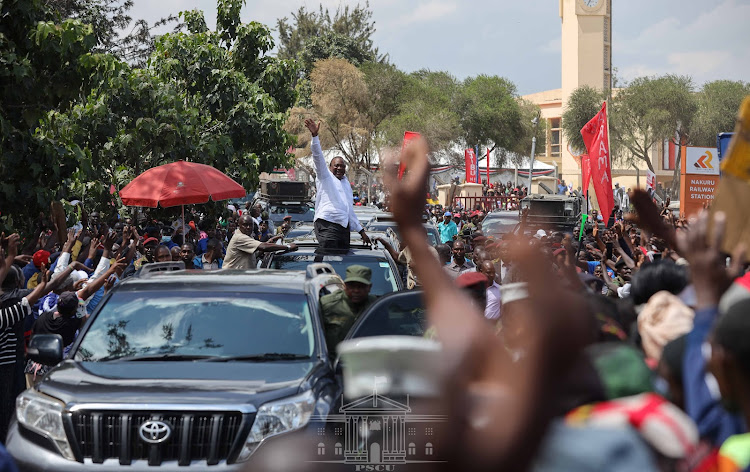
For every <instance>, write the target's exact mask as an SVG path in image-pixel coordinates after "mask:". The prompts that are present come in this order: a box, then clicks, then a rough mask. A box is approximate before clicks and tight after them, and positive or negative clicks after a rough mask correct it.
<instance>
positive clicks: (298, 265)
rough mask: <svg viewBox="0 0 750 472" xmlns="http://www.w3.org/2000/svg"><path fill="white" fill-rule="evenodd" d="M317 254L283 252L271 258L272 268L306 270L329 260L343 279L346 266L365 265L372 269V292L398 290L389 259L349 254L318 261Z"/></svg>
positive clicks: (381, 292) (382, 293)
mask: <svg viewBox="0 0 750 472" xmlns="http://www.w3.org/2000/svg"><path fill="white" fill-rule="evenodd" d="M316 257H319V256H316V255H315V254H295V253H290V254H282V255H276V256H273V259H272V260H271V268H272V269H285V270H305V269H306V268H307V266H308V265H310V264H312V263H313V262H327V263H328V264H331V266H332V267H333V270H335V271H336V273H337V274H338V275H339V276H340V277H341V278H342V279H343V278H345V277H346V268H347V267H349V266H350V265H355V264H356V265H363V266H366V267H369V268H370V270H372V288H371V289H370V293H371V294H372V295H375V296H378V297H379V296H381V295H385V294H386V293H391V292H395V291H397V290H398V285H396V279H395V278H394V274H393V272H392V271H391V265H390V264H389V263H388V259H386V258H385V257H382V256H380V257H378V256H361V255H351V254H347V255H345V256H323V260H322V261H320V260H318V261H316V260H315V259H316Z"/></svg>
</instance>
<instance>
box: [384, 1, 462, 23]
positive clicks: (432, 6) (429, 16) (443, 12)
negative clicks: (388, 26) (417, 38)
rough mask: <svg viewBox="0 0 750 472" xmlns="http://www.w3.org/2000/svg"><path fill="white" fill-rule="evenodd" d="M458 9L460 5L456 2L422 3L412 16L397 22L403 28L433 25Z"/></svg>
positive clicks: (409, 15) (403, 17)
mask: <svg viewBox="0 0 750 472" xmlns="http://www.w3.org/2000/svg"><path fill="white" fill-rule="evenodd" d="M456 9H458V5H457V4H456V3H454V2H444V1H440V0H434V1H431V2H428V3H420V4H419V5H417V7H416V8H415V9H414V10H413V11H412V12H411V13H410V14H407V15H404V16H402V17H401V18H399V19H398V20H396V23H398V24H400V25H402V26H403V25H409V24H416V23H431V22H433V21H435V20H439V19H441V18H444V17H446V16H448V15H450V14H451V13H453V12H454V11H456Z"/></svg>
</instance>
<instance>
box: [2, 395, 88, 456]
mask: <svg viewBox="0 0 750 472" xmlns="http://www.w3.org/2000/svg"><path fill="white" fill-rule="evenodd" d="M63 408H65V405H64V404H63V403H62V402H61V401H59V400H55V399H54V398H51V397H48V396H46V395H42V394H41V393H39V392H37V391H34V390H26V391H25V392H23V393H22V394H20V395H19V396H18V398H16V418H18V422H19V423H21V424H22V425H23V426H24V427H25V428H27V429H29V430H31V431H34V432H35V433H39V434H41V435H42V436H44V437H46V438H48V439H50V440H51V441H52V442H53V443H54V444H55V446H57V449H58V451H60V454H62V456H63V457H65V458H66V459H69V460H72V461H74V460H75V459H76V458H75V456H74V455H73V450H72V449H71V448H70V443H69V442H68V436H67V435H66V434H65V427H64V426H63V419H62V412H63Z"/></svg>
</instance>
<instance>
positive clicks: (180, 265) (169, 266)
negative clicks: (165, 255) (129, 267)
mask: <svg viewBox="0 0 750 472" xmlns="http://www.w3.org/2000/svg"><path fill="white" fill-rule="evenodd" d="M175 270H185V263H184V262H182V261H169V262H152V263H150V264H145V265H144V266H143V267H141V268H140V270H139V271H138V274H137V275H138V277H150V276H151V275H154V274H160V273H163V272H172V271H175Z"/></svg>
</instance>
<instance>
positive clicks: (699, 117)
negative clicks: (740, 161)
mask: <svg viewBox="0 0 750 472" xmlns="http://www.w3.org/2000/svg"><path fill="white" fill-rule="evenodd" d="M748 95H750V83H747V82H739V81H738V82H735V81H731V80H717V81H715V82H708V83H707V84H705V85H704V86H703V88H702V89H701V91H700V93H699V94H698V110H697V112H696V115H695V120H694V121H693V126H692V127H691V132H690V142H691V144H693V145H695V146H715V145H716V135H717V134H719V133H724V132H730V131H734V124H735V120H736V117H737V110H739V109H740V104H741V103H742V100H743V99H744V98H745V97H746V96H748Z"/></svg>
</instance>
